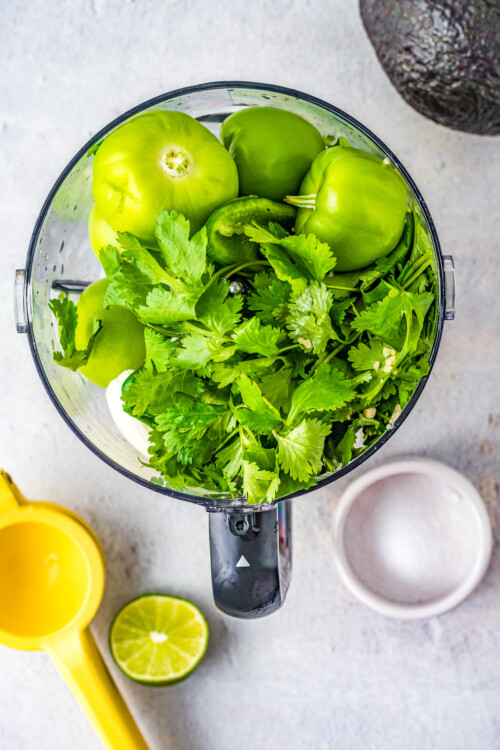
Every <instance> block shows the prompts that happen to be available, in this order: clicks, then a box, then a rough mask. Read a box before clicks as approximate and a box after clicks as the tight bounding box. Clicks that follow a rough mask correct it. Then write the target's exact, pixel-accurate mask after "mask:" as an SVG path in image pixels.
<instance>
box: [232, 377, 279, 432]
mask: <svg viewBox="0 0 500 750" xmlns="http://www.w3.org/2000/svg"><path fill="white" fill-rule="evenodd" d="M236 384H237V386H238V388H239V391H240V394H241V398H242V401H243V408H241V407H240V408H239V409H238V410H237V412H236V416H237V419H238V421H239V422H240V423H241V424H243V425H245V426H246V427H249V428H250V429H251V430H253V431H254V432H260V433H268V432H270V431H271V430H273V429H274V428H275V427H277V426H278V425H279V424H280V423H281V417H280V413H279V411H277V409H275V408H274V406H272V405H271V404H270V403H269V401H268V400H267V399H266V398H264V396H263V395H262V393H261V390H260V388H259V386H258V385H257V384H256V383H254V382H253V381H252V380H250V378H249V377H248V376H247V375H242V376H241V377H240V378H239V379H238V380H237V381H236Z"/></svg>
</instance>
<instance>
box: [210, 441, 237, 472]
mask: <svg viewBox="0 0 500 750" xmlns="http://www.w3.org/2000/svg"><path fill="white" fill-rule="evenodd" d="M242 462H243V447H242V445H241V440H240V439H239V438H237V439H236V440H233V442H232V443H228V444H227V445H226V446H224V448H221V449H220V450H219V451H218V452H217V457H216V459H215V463H216V464H217V466H220V467H221V468H222V470H223V471H224V474H225V475H226V476H227V477H229V478H230V479H232V478H233V477H235V476H236V475H237V474H239V472H240V469H241V465H242Z"/></svg>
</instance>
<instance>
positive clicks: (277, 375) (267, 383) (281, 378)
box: [260, 367, 293, 412]
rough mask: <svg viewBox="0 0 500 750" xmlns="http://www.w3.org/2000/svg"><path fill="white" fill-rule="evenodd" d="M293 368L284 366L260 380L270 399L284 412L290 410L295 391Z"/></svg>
mask: <svg viewBox="0 0 500 750" xmlns="http://www.w3.org/2000/svg"><path fill="white" fill-rule="evenodd" d="M292 375H293V372H292V368H291V367H282V368H281V370H278V371H277V372H272V373H268V374H267V375H264V376H263V377H262V378H261V380H260V388H261V390H262V393H263V395H264V396H265V397H266V398H267V400H268V401H270V402H271V404H273V406H275V407H276V409H278V410H279V409H283V411H284V412H288V411H289V410H290V402H291V398H292V392H293V380H292Z"/></svg>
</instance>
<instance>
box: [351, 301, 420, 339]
mask: <svg viewBox="0 0 500 750" xmlns="http://www.w3.org/2000/svg"><path fill="white" fill-rule="evenodd" d="M433 301H434V295H433V294H431V293H429V292H428V293H425V294H412V293H411V292H401V293H399V294H389V295H387V297H385V298H384V299H383V300H382V301H380V302H376V303H375V304H373V305H370V307H368V308H367V309H366V310H364V311H363V312H362V313H361V314H360V315H359V317H358V318H356V319H355V320H354V321H353V323H352V327H353V328H354V329H355V330H357V331H370V333H372V334H374V335H375V336H378V337H379V338H380V339H382V341H384V342H385V343H387V344H390V345H391V346H394V347H395V348H396V349H402V348H403V345H405V346H406V347H407V349H408V350H409V351H411V349H412V348H413V345H416V344H417V342H418V338H419V337H420V332H421V330H422V326H423V324H424V318H425V315H426V314H427V311H428V309H429V307H430V306H431V304H432V302H433ZM403 319H405V321H406V328H405V331H401V327H402V322H403ZM413 321H415V324H413Z"/></svg>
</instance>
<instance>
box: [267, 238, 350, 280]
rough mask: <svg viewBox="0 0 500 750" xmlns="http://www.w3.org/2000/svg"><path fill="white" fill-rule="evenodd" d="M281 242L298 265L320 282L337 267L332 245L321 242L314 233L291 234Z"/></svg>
mask: <svg viewBox="0 0 500 750" xmlns="http://www.w3.org/2000/svg"><path fill="white" fill-rule="evenodd" d="M279 242H280V244H281V246H282V247H284V248H285V249H286V250H287V252H288V254H289V255H290V256H291V258H292V259H293V260H294V261H295V263H296V264H297V266H298V267H299V268H300V269H301V270H303V271H304V272H305V273H307V274H309V276H312V278H313V279H315V280H316V281H318V282H319V281H323V279H324V278H325V276H326V274H327V273H328V272H329V271H331V270H332V269H333V268H335V265H336V263H337V259H336V258H334V257H333V253H332V251H331V250H330V246H329V245H327V244H326V243H325V242H320V240H318V238H317V237H316V236H315V235H314V234H308V235H307V236H306V235H305V234H297V235H292V234H291V235H290V236H289V237H285V238H284V239H282V240H280V241H279Z"/></svg>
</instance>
